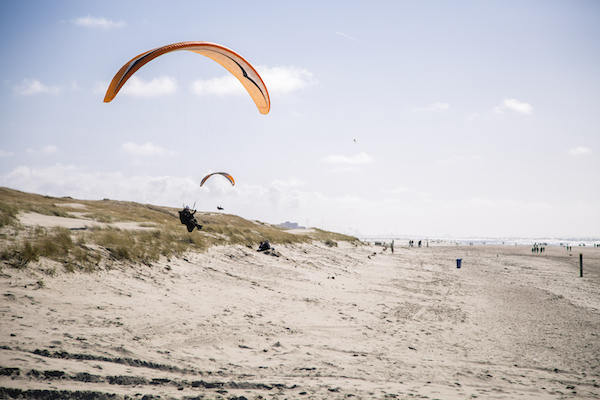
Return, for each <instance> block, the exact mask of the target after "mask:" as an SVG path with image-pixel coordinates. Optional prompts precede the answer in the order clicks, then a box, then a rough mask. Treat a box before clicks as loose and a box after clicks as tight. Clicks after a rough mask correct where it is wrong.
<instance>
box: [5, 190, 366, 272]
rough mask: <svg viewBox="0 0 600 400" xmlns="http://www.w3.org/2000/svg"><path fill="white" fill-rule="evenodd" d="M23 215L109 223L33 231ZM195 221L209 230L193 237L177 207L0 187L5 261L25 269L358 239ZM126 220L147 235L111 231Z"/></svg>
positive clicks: (241, 222) (232, 218)
mask: <svg viewBox="0 0 600 400" xmlns="http://www.w3.org/2000/svg"><path fill="white" fill-rule="evenodd" d="M73 203H77V204H79V205H80V206H73V205H72V204H73ZM21 212H36V213H40V214H45V215H53V216H59V217H70V218H73V217H77V216H82V217H83V218H86V219H88V220H94V221H97V222H101V223H103V224H104V225H103V226H101V227H94V228H90V229H85V230H68V229H65V228H42V227H30V226H24V225H22V224H20V223H19V220H18V214H19V213H21ZM71 213H73V214H71ZM75 213H76V214H75ZM196 218H197V219H198V222H199V223H200V224H201V225H203V228H202V230H201V231H194V232H192V233H189V232H187V230H186V229H185V227H184V226H183V225H181V224H180V222H179V217H178V213H177V209H175V208H171V207H163V206H156V205H150V204H139V203H134V202H127V201H117V200H109V199H104V200H75V199H72V198H70V197H66V198H65V197H63V198H56V197H50V196H41V195H37V194H31V193H24V192H20V191H17V190H12V189H8V188H0V261H2V262H4V264H6V265H9V266H12V267H16V268H24V267H26V266H27V265H28V264H29V263H30V262H35V261H38V260H40V258H41V257H44V258H47V259H50V260H53V261H55V262H58V263H61V264H62V265H63V266H64V269H65V270H67V271H76V270H84V271H93V270H95V269H98V268H102V267H103V266H107V265H110V264H111V263H114V262H121V263H128V262H129V263H143V264H148V265H150V264H151V263H153V262H156V261H157V260H159V258H160V257H167V258H169V257H178V256H182V255H183V254H184V253H185V252H187V251H205V250H206V249H208V248H209V247H211V246H216V245H245V246H249V247H252V248H254V247H256V246H257V245H258V243H260V242H261V241H263V240H268V241H269V242H271V243H272V244H292V243H306V242H311V241H320V242H323V243H325V244H327V245H328V246H330V247H333V246H337V242H338V241H351V242H353V241H358V239H356V238H354V237H351V236H347V235H342V234H338V233H333V232H327V231H323V230H320V229H313V231H312V232H310V233H307V234H300V235H299V234H292V233H289V232H286V231H285V230H284V229H281V228H278V227H276V226H274V225H270V224H266V223H262V222H258V221H249V220H246V219H244V218H241V217H238V216H236V215H231V214H221V213H211V212H206V213H203V212H201V211H199V212H198V213H196ZM123 221H128V222H136V223H138V226H140V227H142V228H146V229H140V230H123V229H118V227H116V226H114V225H111V223H116V222H123Z"/></svg>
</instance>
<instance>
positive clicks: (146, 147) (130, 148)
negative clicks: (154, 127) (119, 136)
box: [121, 142, 175, 157]
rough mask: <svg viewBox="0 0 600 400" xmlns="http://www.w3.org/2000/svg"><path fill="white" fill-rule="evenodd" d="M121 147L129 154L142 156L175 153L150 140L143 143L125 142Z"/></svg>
mask: <svg viewBox="0 0 600 400" xmlns="http://www.w3.org/2000/svg"><path fill="white" fill-rule="evenodd" d="M121 149H123V151H125V152H126V153H129V154H131V155H134V156H142V157H150V156H170V155H173V154H175V153H174V152H173V151H171V150H167V149H165V148H163V147H160V146H158V145H155V144H154V143H152V142H146V143H144V144H137V143H133V142H126V143H123V144H122V145H121Z"/></svg>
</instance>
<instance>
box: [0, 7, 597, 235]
mask: <svg viewBox="0 0 600 400" xmlns="http://www.w3.org/2000/svg"><path fill="white" fill-rule="evenodd" d="M0 18H1V21H0V32H1V34H2V36H3V37H4V38H5V39H4V40H3V41H2V42H0V52H1V54H2V58H0V73H1V75H2V81H1V82H0V186H6V187H10V188H14V189H18V190H23V191H27V192H34V193H40V194H44V195H51V196H72V197H74V198H81V199H103V198H110V199H118V200H131V201H138V202H143V203H151V204H157V205H167V206H173V207H181V205H182V204H189V205H193V204H194V203H195V204H196V207H197V208H198V209H199V210H204V211H216V207H217V206H222V207H224V208H225V212H228V213H232V214H237V215H240V216H242V217H244V218H248V219H258V220H261V221H266V222H270V223H280V222H283V221H286V220H289V221H294V222H298V223H299V224H300V225H305V226H317V227H320V228H324V229H328V230H334V231H338V232H344V233H350V234H353V235H359V236H365V235H386V236H394V235H415V236H423V237H426V236H427V237H436V236H438V237H442V236H444V237H446V236H452V237H472V236H485V237H506V236H511V237H534V236H543V237H600V201H599V200H600V178H599V172H600V73H599V71H600V40H598V38H600V24H598V20H599V18H600V3H599V2H597V1H578V0H574V1H551V0H550V1H543V2H542V1H486V2H481V1H389V2H386V1H377V2H366V1H330V2H321V1H302V2H280V1H257V2H241V1H235V2H234V1H222V2H215V1H191V2H186V1H178V2H164V1H143V2H141V1H126V2H123V1H107V0H104V1H54V2H42V1H10V0H7V1H3V2H0ZM181 41H208V42H214V43H218V44H221V45H224V46H226V47H229V48H231V49H233V50H235V51H236V52H237V53H239V54H241V55H242V56H243V57H245V58H246V59H247V60H248V61H249V62H250V63H252V65H254V66H255V67H256V69H257V70H258V72H259V73H260V74H261V77H262V79H263V80H264V82H265V84H266V86H267V88H268V90H269V93H270V97H271V111H270V113H269V114H268V115H262V114H260V113H259V112H258V110H257V108H256V106H255V105H254V103H253V102H252V100H251V98H250V97H249V96H248V95H247V93H245V92H244V90H243V88H242V86H241V84H240V83H239V82H238V81H236V80H235V79H234V78H232V77H231V76H229V75H228V73H227V71H226V70H225V69H223V68H222V67H221V66H220V65H218V64H217V63H215V62H213V61H212V60H210V59H208V58H206V57H203V56H200V55H198V54H195V53H192V52H185V51H182V52H175V53H171V54H167V55H165V56H162V57H160V58H157V59H156V60H154V61H152V62H151V63H149V64H147V65H145V66H144V67H143V68H141V69H140V70H139V71H138V72H137V73H136V74H135V76H134V77H133V78H132V79H130V80H129V81H128V82H127V83H126V85H125V86H124V88H123V90H122V91H121V92H120V93H119V94H118V95H117V97H116V98H115V100H113V101H112V102H111V103H103V98H104V93H105V91H106V89H107V87H108V83H109V82H110V80H111V79H112V77H113V76H114V74H115V73H116V72H117V71H118V70H119V68H120V67H121V66H122V65H123V64H125V62H127V61H128V60H130V59H131V58H132V57H134V56H135V55H137V54H139V53H142V52H144V51H147V50H150V49H153V48H156V47H159V46H162V45H165V44H169V43H175V42H181ZM215 171H227V172H229V173H231V174H232V175H233V176H234V177H235V178H236V181H237V182H236V185H235V187H231V185H229V183H228V182H227V181H226V180H225V179H221V178H222V177H219V176H217V177H213V178H212V179H210V180H209V181H208V182H207V184H206V185H205V186H203V187H202V188H201V187H200V186H199V182H200V180H201V179H202V177H203V176H204V175H206V174H207V173H209V172H215Z"/></svg>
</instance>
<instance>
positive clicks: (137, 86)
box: [121, 76, 177, 97]
mask: <svg viewBox="0 0 600 400" xmlns="http://www.w3.org/2000/svg"><path fill="white" fill-rule="evenodd" d="M176 90H177V81H176V80H175V78H171V77H169V76H161V77H158V78H154V79H152V80H151V81H145V80H143V79H142V78H139V77H137V76H132V77H131V78H130V79H129V80H128V81H127V83H125V85H124V86H123V89H122V90H121V93H122V94H124V95H127V96H136V97H155V96H161V95H165V94H172V93H175V91H176Z"/></svg>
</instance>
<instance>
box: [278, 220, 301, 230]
mask: <svg viewBox="0 0 600 400" xmlns="http://www.w3.org/2000/svg"><path fill="white" fill-rule="evenodd" d="M276 226H278V227H280V228H283V229H305V228H306V227H304V226H300V225H298V223H297V222H290V221H285V222H283V223H281V224H278V225H276Z"/></svg>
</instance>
